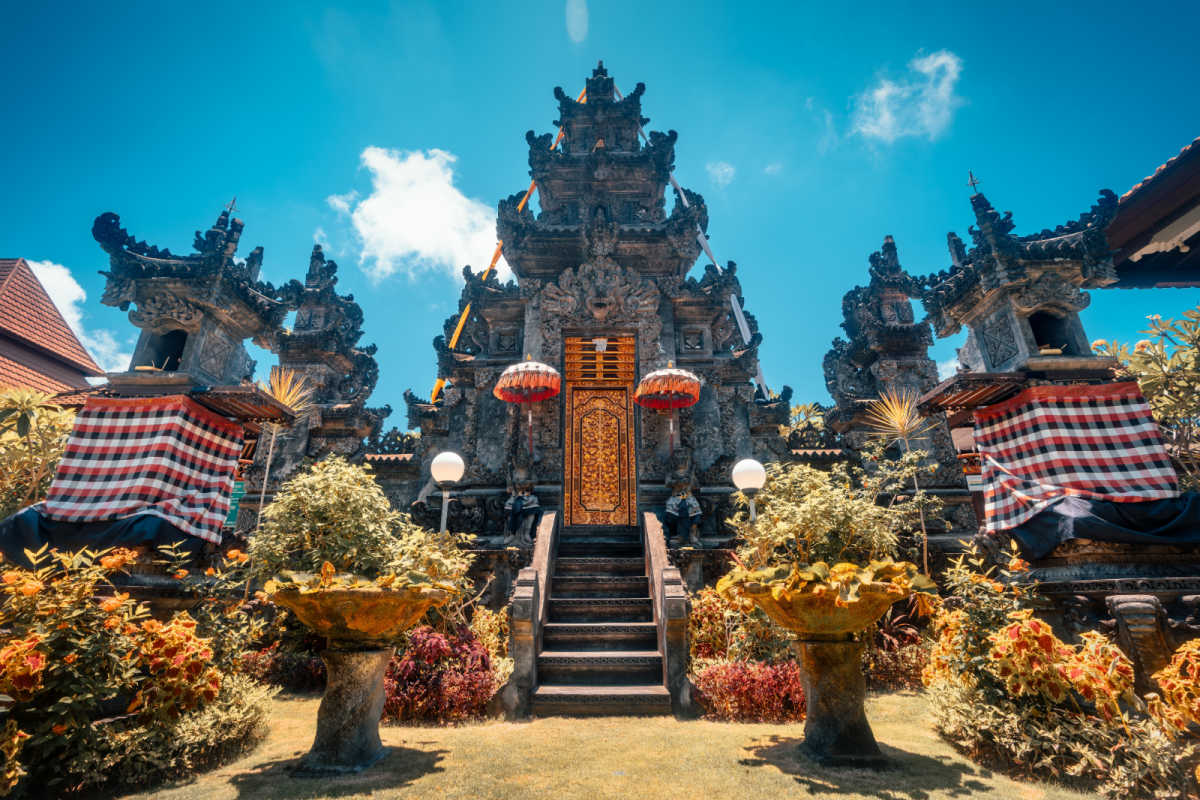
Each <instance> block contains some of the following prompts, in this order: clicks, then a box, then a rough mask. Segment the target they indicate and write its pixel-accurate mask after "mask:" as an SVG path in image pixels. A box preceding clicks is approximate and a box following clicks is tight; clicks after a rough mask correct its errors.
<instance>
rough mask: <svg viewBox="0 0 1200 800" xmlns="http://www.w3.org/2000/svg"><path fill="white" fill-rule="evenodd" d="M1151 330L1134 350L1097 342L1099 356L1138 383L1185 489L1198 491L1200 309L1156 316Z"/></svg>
mask: <svg viewBox="0 0 1200 800" xmlns="http://www.w3.org/2000/svg"><path fill="white" fill-rule="evenodd" d="M1147 319H1148V320H1149V322H1150V327H1149V328H1147V329H1146V330H1144V331H1142V333H1144V334H1146V335H1147V336H1148V337H1150V338H1148V339H1142V340H1141V341H1139V342H1138V343H1137V344H1135V345H1134V346H1133V347H1132V348H1130V347H1129V346H1128V345H1125V344H1119V343H1118V342H1116V341H1105V340H1104V339H1097V340H1096V341H1094V342H1092V349H1093V350H1094V351H1095V352H1096V353H1097V354H1098V355H1104V356H1113V357H1115V358H1116V359H1117V360H1118V361H1119V362H1120V368H1119V372H1120V376H1121V377H1124V378H1126V379H1129V380H1136V381H1137V382H1138V386H1140V387H1141V390H1142V393H1143V394H1144V395H1145V396H1146V400H1147V402H1149V404H1150V408H1151V410H1152V411H1153V413H1154V419H1155V421H1156V422H1158V426H1159V428H1160V429H1161V431H1162V434H1163V439H1164V440H1165V441H1166V443H1167V446H1168V448H1169V449H1170V451H1171V455H1172V457H1174V459H1175V463H1176V464H1177V465H1178V466H1179V467H1180V469H1181V470H1182V472H1183V476H1182V478H1183V480H1182V482H1183V483H1184V488H1186V489H1189V490H1192V491H1195V490H1198V489H1200V307H1197V308H1194V309H1190V310H1188V311H1185V312H1183V317H1182V319H1163V318H1162V317H1161V316H1159V315H1158V314H1153V315H1151V316H1149V317H1147Z"/></svg>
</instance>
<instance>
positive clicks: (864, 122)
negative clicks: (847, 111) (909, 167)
mask: <svg viewBox="0 0 1200 800" xmlns="http://www.w3.org/2000/svg"><path fill="white" fill-rule="evenodd" d="M908 68H909V71H910V73H909V74H908V75H907V76H905V77H904V78H902V79H900V80H898V81H893V80H890V79H888V78H881V79H880V81H879V83H878V84H876V85H875V86H873V87H872V88H870V89H868V90H867V91H865V92H863V93H862V94H860V95H859V96H858V97H856V98H855V101H854V114H853V117H854V121H853V130H854V132H855V133H857V134H860V135H862V136H864V137H866V138H868V139H878V140H880V141H883V142H887V143H888V144H891V143H892V142H894V141H896V140H897V139H900V138H903V137H905V136H916V137H923V138H926V139H929V140H930V141H933V140H934V139H936V138H938V137H939V136H941V135H942V134H943V133H945V131H946V129H947V128H948V127H950V121H951V118H952V117H953V116H954V110H955V109H956V108H958V107H959V106H960V105H962V98H961V97H959V96H958V95H957V94H955V92H954V87H955V85H956V84H957V83H958V78H959V76H960V75H961V74H962V59H961V58H959V57H958V56H957V55H955V54H954V53H952V52H950V51H949V50H939V51H937V52H936V53H930V54H929V55H927V56H920V57H918V58H914V59H913V60H912V61H910V62H909V64H908Z"/></svg>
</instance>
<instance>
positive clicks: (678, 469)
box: [663, 451, 703, 547]
mask: <svg viewBox="0 0 1200 800" xmlns="http://www.w3.org/2000/svg"><path fill="white" fill-rule="evenodd" d="M666 482H667V486H668V487H669V488H670V490H671V496H670V497H668V498H667V505H666V508H665V509H664V510H663V529H664V531H665V532H666V535H667V544H668V545H671V546H676V547H678V546H681V545H682V544H683V542H684V541H685V540H686V541H687V543H688V544H689V545H691V546H692V547H702V546H703V545H702V544H701V543H700V518H701V512H700V501H698V500H697V499H696V497H695V495H694V494H693V491H694V487H695V483H696V479H695V475H694V474H693V472H692V459H691V457H690V455H688V454H687V453H686V452H684V451H677V452H676V453H675V458H674V463H673V464H672V468H671V471H670V472H669V473H668V474H667V481H666Z"/></svg>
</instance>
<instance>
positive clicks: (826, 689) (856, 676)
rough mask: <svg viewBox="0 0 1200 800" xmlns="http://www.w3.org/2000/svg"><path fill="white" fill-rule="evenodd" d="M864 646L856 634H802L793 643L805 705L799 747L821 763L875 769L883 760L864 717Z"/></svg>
mask: <svg viewBox="0 0 1200 800" xmlns="http://www.w3.org/2000/svg"><path fill="white" fill-rule="evenodd" d="M863 647H864V643H863V640H862V638H861V636H858V635H852V636H825V637H809V638H805V635H804V634H800V638H799V639H798V640H797V641H796V642H795V643H794V644H793V649H794V650H795V653H796V655H797V657H798V658H799V660H800V668H801V670H802V671H803V673H804V696H805V700H806V702H807V706H808V714H807V717H806V719H805V722H804V744H803V745H802V748H803V750H804V752H805V754H807V755H808V756H809V757H810V758H812V759H813V760H815V761H817V762H818V763H819V764H821V765H822V766H831V767H874V768H879V767H883V766H885V765H886V763H887V759H885V758H884V756H883V753H882V752H880V750H879V745H878V743H876V741H875V734H874V733H872V732H871V725H870V723H868V722H867V712H866V708H865V706H864V702H865V701H866V694H867V680H866V677H865V676H864V675H863V671H862V652H863Z"/></svg>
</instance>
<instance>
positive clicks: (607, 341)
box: [406, 66, 788, 539]
mask: <svg viewBox="0 0 1200 800" xmlns="http://www.w3.org/2000/svg"><path fill="white" fill-rule="evenodd" d="M644 88H645V87H644V86H643V85H642V84H638V85H637V87H636V88H635V89H634V90H633V91H632V92H630V93H629V94H628V96H625V97H624V98H623V99H617V97H616V94H615V90H614V85H613V79H612V78H610V77H609V76H608V74H607V72H606V71H605V69H604V68H603V66H601V67H599V68H597V69H596V70H595V71H594V72H593V75H592V77H591V78H590V79H589V80H588V81H587V90H586V96H585V100H584V101H583V102H579V101H576V100H573V99H571V98H570V97H568V96H567V95H565V94H564V93H563V91H562V90H561V89H556V90H555V96H556V97H557V99H558V103H559V120H557V121H556V123H558V124H561V127H562V137H561V141H560V142H559V143H558V144H557V146H552V145H553V144H554V142H555V137H554V136H553V134H550V133H546V134H543V135H540V136H538V135H535V134H534V133H533V132H532V131H531V132H529V133H528V134H526V140H527V141H528V143H529V165H530V174H531V175H532V177H533V179H534V181H535V182H536V184H537V200H538V203H539V205H540V211H538V212H537V213H534V211H533V210H532V209H531V208H530V205H531V204H528V203H527V204H525V205H524V207H522V208H520V209H518V205H519V204H520V201H521V199H522V197H523V196H524V193H523V192H522V193H517V194H514V195H512V196H511V197H509V198H507V199H505V200H502V201H501V202H500V204H499V211H498V217H497V228H498V233H499V238H500V239H501V241H502V242H503V254H504V257H505V259H506V261H507V262H508V264H509V265H510V266H511V268H512V270H513V272H514V273H515V275H516V281H515V282H509V283H507V284H501V283H500V282H499V281H498V280H497V279H496V278H495V277H494V273H492V274H490V275H488V276H487V278H486V279H485V278H483V277H481V275H479V274H477V273H473V272H471V271H470V270H469V269H468V270H464V277H465V279H466V285H465V287H464V288H463V291H462V297H461V300H460V302H459V307H460V310H462V309H464V308H468V307H469V314H468V316H467V318H466V320H465V321H464V323H463V327H462V331H461V334H460V336H459V337H458V342H457V346H456V347H450V346H449V344H448V341H449V340H451V339H452V337H453V332H454V329H455V326H456V324H457V323H458V322H459V317H458V315H455V316H453V317H451V318H449V319H448V320H447V321H446V326H445V327H446V330H445V335H444V336H439V337H437V339H435V340H434V348H435V350H436V351H437V356H438V369H439V373H438V374H439V378H442V379H444V380H445V382H446V388H445V390H444V391H443V392H442V396H441V397H440V398H439V399H438V402H436V403H433V402H429V401H426V400H423V399H419V398H417V397H416V396H414V395H412V394H411V393H410V394H408V395H406V399H407V401H408V412H409V420H410V426H411V427H413V428H419V429H420V431H421V439H420V445H419V449H418V455H419V457H420V459H421V463H422V472H421V475H422V479H423V484H422V488H423V489H424V493H423V496H425V497H429V498H430V501H431V502H437V501H436V495H432V494H430V490H431V489H432V485H431V484H429V483H428V482H427V478H428V474H429V472H428V463H429V461H430V460H431V459H432V457H433V456H434V455H436V454H437V453H438V452H441V451H443V450H454V451H456V452H458V453H459V454H461V455H462V457H463V459H464V461H465V462H466V465H467V472H466V476H465V477H464V479H463V481H462V482H461V487H460V491H459V492H456V494H462V495H464V497H465V500H464V502H463V505H462V506H460V507H457V508H456V507H455V506H452V507H451V521H452V525H455V524H457V527H458V528H459V529H462V530H471V531H474V532H476V533H480V534H484V535H485V536H488V535H493V536H494V535H496V534H497V533H499V532H500V531H501V530H502V529H503V519H502V513H501V511H502V509H501V508H500V507H499V506H498V504H497V503H496V502H495V500H499V501H503V500H504V496H505V495H506V494H508V493H509V492H510V491H511V490H512V488H513V485H514V484H513V482H514V479H515V478H516V479H520V480H524V479H526V476H528V478H529V479H532V481H533V483H534V484H535V486H536V493H537V495H538V496H539V500H540V502H541V505H542V506H543V507H545V508H560V509H561V514H562V518H561V520H560V522H561V524H563V525H564V527H568V528H580V529H583V528H591V529H595V530H596V531H597V532H598V531H600V530H601V529H604V528H611V527H614V526H615V527H623V526H633V525H636V524H637V523H638V517H637V512H638V510H639V509H659V508H661V507H662V506H663V504H664V503H665V502H666V499H667V497H668V495H669V493H670V487H669V486H668V485H667V482H668V481H669V480H671V479H681V478H683V477H684V474H685V473H686V475H687V476H688V477H690V478H691V479H692V480H694V482H695V487H694V488H695V491H696V495H697V496H698V498H699V501H698V502H700V504H701V507H702V509H703V511H704V522H703V523H702V526H701V531H702V533H703V535H704V537H705V538H706V539H717V538H720V537H722V536H724V535H725V534H724V532H723V531H721V530H720V529H719V527H718V519H717V517H718V516H719V513H718V512H719V510H720V509H721V507H722V506H723V505H724V504H725V500H726V498H727V496H728V494H729V493H730V492H731V490H732V488H731V486H730V484H729V470H730V468H731V466H732V465H733V463H735V462H736V461H737V460H739V459H741V458H747V457H756V458H759V459H760V460H774V459H776V458H778V457H779V456H780V455H782V454H783V452H784V451H783V450H781V448H782V447H783V443H782V441H781V440H780V439H779V437H778V432H777V426H778V425H780V424H784V423H786V421H787V410H788V409H787V402H786V398H781V399H777V400H775V401H774V402H762V397H761V395H759V396H758V398H757V399H756V391H757V388H756V386H755V383H754V378H755V376H756V374H757V372H758V363H757V352H756V351H757V344H758V342H759V341H760V340H761V337H760V336H758V335H757V324H756V322H755V320H754V318H753V317H752V316H749V315H747V322H748V325H749V327H750V329H751V335H752V339H751V342H750V344H749V345H747V343H745V342H743V339H742V337H741V335H740V334H739V331H738V327H737V321H736V320H735V319H734V316H733V313H732V311H731V306H730V304H729V302H728V297H729V295H730V294H733V295H735V296H737V297H739V298H740V296H741V290H740V286H739V284H738V280H737V275H736V265H735V264H733V263H732V262H730V264H729V265H728V267H727V268H726V269H723V270H721V269H717V268H716V267H714V266H712V265H710V266H708V267H707V268H706V270H705V272H704V274H703V277H702V278H700V279H699V280H697V279H696V278H689V277H687V274H688V272H689V270H691V268H692V266H693V265H694V264H695V261H696V259H697V257H698V256H699V255H700V252H701V248H700V244H699V243H698V241H697V236H696V231H697V228H698V227H699V228H700V229H701V230H703V229H705V228H707V224H708V215H707V210H706V208H705V205H704V200H703V198H702V197H701V196H700V195H698V194H696V193H694V192H690V191H688V190H686V189H685V190H683V191H684V192H685V193H686V196H687V203H686V205H685V204H684V203H682V202H680V198H679V195H678V194H676V201H675V204H674V208H673V209H672V210H671V212H670V213H669V214H668V213H667V210H666V207H665V206H666V203H665V195H666V186H667V183H668V180H669V175H670V172H671V169H672V167H673V165H674V158H675V149H674V148H675V141H676V133H675V132H674V131H670V132H668V133H665V134H664V133H659V132H651V133H650V134H649V137H648V139H649V142H648V143H647V144H643V143H642V141H641V139H640V138H639V129H640V128H641V126H642V125H643V124H644V123H645V122H646V121H647V120H645V119H644V118H643V117H642V115H641V114H642V109H641V98H642V94H643V92H644ZM526 358H531V359H533V360H535V361H540V362H544V363H546V364H549V365H551V366H552V367H554V368H556V369H557V370H559V371H560V372H561V373H562V375H563V390H562V393H561V394H560V395H559V396H558V397H556V398H554V399H552V400H547V401H544V402H541V403H535V404H533V405H534V409H533V433H534V446H533V454H532V458H531V457H530V454H529V447H528V444H527V441H526V439H527V431H526V425H527V422H526V409H524V408H515V407H509V406H508V405H507V404H505V403H504V402H503V401H501V400H499V399H497V398H495V397H493V395H492V388H493V387H494V386H495V383H496V381H497V380H498V378H499V376H500V373H501V372H502V371H503V370H504V369H505V367H507V366H509V365H511V364H513V363H515V362H517V361H520V360H523V359H526ZM668 365H674V366H677V367H679V368H682V369H686V370H689V371H691V372H693V373H695V374H696V375H697V376H699V377H700V378H701V380H702V390H701V393H700V397H699V401H698V403H697V404H696V405H695V406H694V407H692V408H691V409H688V410H684V411H682V412H680V414H679V426H680V431H679V434H678V438H677V442H678V446H677V447H675V448H674V452H673V454H672V447H671V442H670V440H669V427H670V426H669V417H668V416H667V415H665V414H659V413H655V412H652V411H647V410H643V409H639V408H638V407H637V406H635V405H634V403H633V392H634V388H635V386H636V384H637V382H638V380H639V379H640V378H641V377H642V376H644V375H646V374H648V373H649V372H651V371H653V370H656V369H660V368H663V367H667V366H668ZM675 482H677V481H675ZM489 500H490V501H491V502H489Z"/></svg>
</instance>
